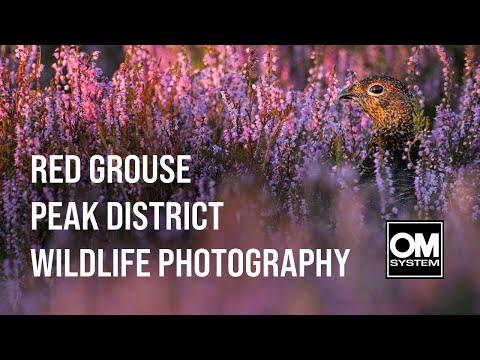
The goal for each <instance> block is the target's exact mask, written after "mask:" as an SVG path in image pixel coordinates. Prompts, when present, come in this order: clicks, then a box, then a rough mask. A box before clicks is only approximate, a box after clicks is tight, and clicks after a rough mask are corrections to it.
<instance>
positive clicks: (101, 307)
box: [0, 45, 480, 314]
mask: <svg viewBox="0 0 480 360" xmlns="http://www.w3.org/2000/svg"><path fill="white" fill-rule="evenodd" d="M479 61H480V46H473V45H472V46H467V45H465V46H461V45H449V46H446V45H445V46H444V45H188V46H180V45H178V46H177V45H118V46H117V45H78V46H74V45H68V46H67V45H41V46H40V45H28V46H27V45H25V46H23V45H17V46H14V45H2V46H1V47H0V313H1V314H472V313H478V312H479V310H480V298H479V297H478V294H479V292H480V268H479V266H478V265H477V259H478V258H479V257H480V242H479V240H480V137H479V134H480V62H479Z"/></svg>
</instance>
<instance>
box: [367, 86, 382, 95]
mask: <svg viewBox="0 0 480 360" xmlns="http://www.w3.org/2000/svg"><path fill="white" fill-rule="evenodd" d="M368 92H369V93H371V94H372V95H380V94H381V93H383V86H382V85H378V84H377V85H373V86H371V87H370V89H368Z"/></svg>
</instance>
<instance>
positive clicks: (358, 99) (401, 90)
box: [338, 75, 414, 128]
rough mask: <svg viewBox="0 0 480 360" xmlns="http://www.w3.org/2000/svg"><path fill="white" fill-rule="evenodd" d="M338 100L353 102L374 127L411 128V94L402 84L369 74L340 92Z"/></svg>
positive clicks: (387, 77) (390, 78) (392, 79)
mask: <svg viewBox="0 0 480 360" xmlns="http://www.w3.org/2000/svg"><path fill="white" fill-rule="evenodd" d="M338 97H339V99H341V100H352V101H353V102H355V103H356V104H357V105H358V106H360V107H361V108H362V109H363V111H365V112H366V113H367V114H368V115H369V116H370V118H371V119H372V120H373V127H374V128H392V127H393V128H396V127H398V126H399V125H400V126H401V127H404V126H405V125H408V124H412V125H413V112H414V108H413V95H412V93H411V92H410V91H409V90H408V89H407V87H406V86H405V84H403V83H402V82H401V81H399V80H397V79H395V78H392V77H390V76H386V75H372V76H369V77H367V78H365V79H363V80H360V81H358V82H356V83H354V84H353V85H351V86H349V87H348V88H346V89H345V90H343V91H342V92H341V93H340V94H339V95H338Z"/></svg>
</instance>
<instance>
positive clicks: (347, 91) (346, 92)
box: [338, 88, 358, 100]
mask: <svg viewBox="0 0 480 360" xmlns="http://www.w3.org/2000/svg"><path fill="white" fill-rule="evenodd" d="M352 99H358V97H357V95H355V94H354V93H352V92H351V91H350V89H349V88H347V89H345V90H343V91H342V92H341V93H340V94H338V100H352Z"/></svg>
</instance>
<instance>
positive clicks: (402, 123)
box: [339, 75, 417, 200]
mask: <svg viewBox="0 0 480 360" xmlns="http://www.w3.org/2000/svg"><path fill="white" fill-rule="evenodd" d="M339 99H343V100H352V101H354V102H355V103H356V104H357V105H359V106H360V107H361V108H362V109H363V110H364V111H365V112H366V113H367V114H368V115H369V117H370V118H371V119H372V121H373V127H372V137H371V140H370V144H369V151H368V155H367V157H366V158H365V160H364V161H363V162H362V164H360V174H361V180H362V181H365V180H367V179H369V178H371V177H372V176H374V173H375V165H374V162H373V156H374V154H375V151H377V148H380V149H382V150H384V151H388V152H389V153H390V158H389V165H390V166H391V169H392V175H393V179H394V187H395V190H396V194H397V196H396V198H397V200H405V199H412V198H413V197H414V189H413V179H414V176H415V173H414V171H413V169H408V167H407V165H408V162H407V160H404V159H403V157H404V156H405V155H406V153H405V148H406V147H407V141H411V140H413V138H414V136H415V135H414V123H413V115H414V106H413V100H414V99H413V95H412V93H411V92H410V91H409V90H408V89H407V87H406V86H405V85H404V84H403V83H402V82H400V81H399V80H397V79H394V78H392V77H390V76H386V75H372V76H369V77H367V78H365V79H363V80H360V81H358V82H356V83H355V84H353V85H352V86H350V87H348V88H346V89H345V90H343V91H342V92H341V93H340V94H339ZM416 152H417V151H416V149H415V148H414V149H412V150H411V151H410V158H411V160H412V161H415V160H416Z"/></svg>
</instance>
